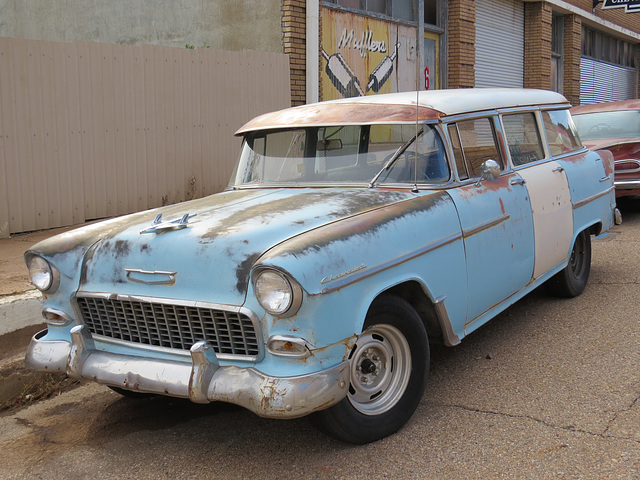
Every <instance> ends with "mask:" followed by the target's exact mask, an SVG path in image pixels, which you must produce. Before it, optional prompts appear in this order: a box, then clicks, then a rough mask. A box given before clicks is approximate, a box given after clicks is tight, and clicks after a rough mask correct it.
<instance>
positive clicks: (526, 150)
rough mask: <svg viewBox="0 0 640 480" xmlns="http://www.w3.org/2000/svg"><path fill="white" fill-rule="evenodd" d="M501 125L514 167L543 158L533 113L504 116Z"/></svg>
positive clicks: (542, 149)
mask: <svg viewBox="0 0 640 480" xmlns="http://www.w3.org/2000/svg"><path fill="white" fill-rule="evenodd" d="M502 125H503V127H504V133H505V136H506V138H507V144H508V145H509V153H510V155H511V161H512V162H513V166H514V167H519V166H520V165H526V164H527V163H531V162H536V161H538V160H542V159H543V158H544V148H543V146H542V140H541V138H540V132H539V131H538V123H537V122H536V116H535V114H534V113H533V112H527V113H514V114H510V115H504V116H503V117H502Z"/></svg>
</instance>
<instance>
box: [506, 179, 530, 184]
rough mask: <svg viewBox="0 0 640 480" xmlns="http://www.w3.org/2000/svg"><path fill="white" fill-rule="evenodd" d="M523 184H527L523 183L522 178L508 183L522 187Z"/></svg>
mask: <svg viewBox="0 0 640 480" xmlns="http://www.w3.org/2000/svg"><path fill="white" fill-rule="evenodd" d="M525 183H527V182H525V181H524V178H514V179H513V180H511V181H510V182H509V185H524V184H525Z"/></svg>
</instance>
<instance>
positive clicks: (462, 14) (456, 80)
mask: <svg viewBox="0 0 640 480" xmlns="http://www.w3.org/2000/svg"><path fill="white" fill-rule="evenodd" d="M448 8H449V40H448V43H449V45H448V65H449V74H448V86H449V88H470V87H474V86H475V82H476V76H475V68H474V65H475V62H476V45H475V44H476V2H475V1H474V0H449V7H448Z"/></svg>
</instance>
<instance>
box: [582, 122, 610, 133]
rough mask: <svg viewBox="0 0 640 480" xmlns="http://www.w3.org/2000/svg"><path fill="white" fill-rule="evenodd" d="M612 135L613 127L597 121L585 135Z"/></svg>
mask: <svg viewBox="0 0 640 480" xmlns="http://www.w3.org/2000/svg"><path fill="white" fill-rule="evenodd" d="M593 134H597V135H613V128H611V125H607V124H606V123H597V124H596V125H594V126H593V127H591V128H590V129H589V131H588V132H587V135H593Z"/></svg>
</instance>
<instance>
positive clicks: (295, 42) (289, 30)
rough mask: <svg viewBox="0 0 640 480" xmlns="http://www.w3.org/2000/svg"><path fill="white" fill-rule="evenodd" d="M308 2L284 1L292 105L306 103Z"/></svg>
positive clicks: (286, 51) (284, 35)
mask: <svg viewBox="0 0 640 480" xmlns="http://www.w3.org/2000/svg"><path fill="white" fill-rule="evenodd" d="M306 29H307V23H306V2H305V0H282V32H283V42H284V53H286V54H287V55H289V65H290V67H291V105H292V106H295V105H303V104H304V103H306V97H307V94H306V74H307V67H306V59H307V53H306Z"/></svg>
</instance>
